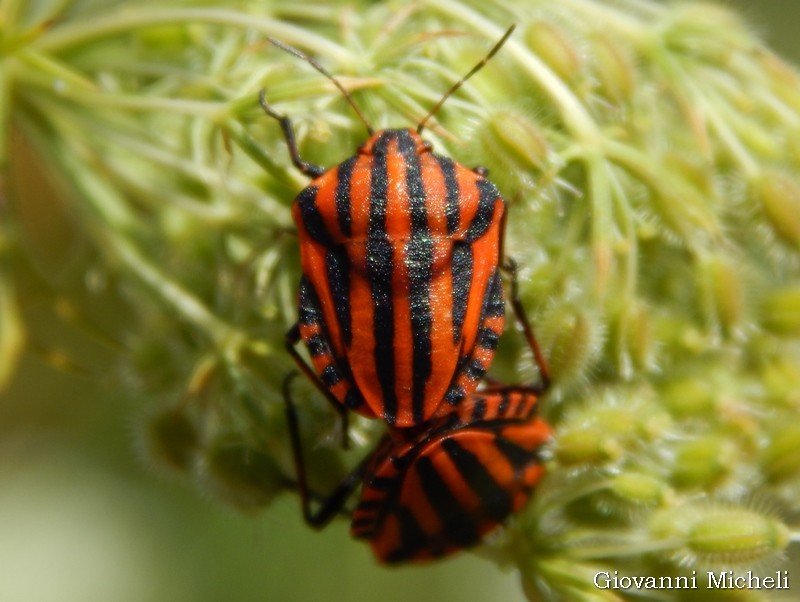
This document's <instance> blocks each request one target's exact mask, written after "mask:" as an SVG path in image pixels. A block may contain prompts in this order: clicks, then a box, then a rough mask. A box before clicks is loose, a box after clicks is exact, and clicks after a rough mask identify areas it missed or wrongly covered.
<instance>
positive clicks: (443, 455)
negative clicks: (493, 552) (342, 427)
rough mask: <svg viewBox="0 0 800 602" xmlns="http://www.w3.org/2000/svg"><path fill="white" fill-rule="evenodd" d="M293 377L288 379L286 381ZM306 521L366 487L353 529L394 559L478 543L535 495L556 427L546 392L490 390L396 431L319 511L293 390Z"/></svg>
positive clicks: (320, 518)
mask: <svg viewBox="0 0 800 602" xmlns="http://www.w3.org/2000/svg"><path fill="white" fill-rule="evenodd" d="M287 383H288V381H287ZM284 394H285V398H286V404H287V405H286V408H287V417H288V423H289V425H290V431H291V433H292V441H293V446H294V454H295V464H296V466H297V469H298V475H299V477H300V478H299V479H298V489H299V491H300V496H301V500H302V503H303V515H304V518H305V520H306V522H307V523H308V524H309V525H311V526H312V527H315V528H321V527H324V526H325V525H326V524H327V523H328V522H329V521H330V520H331V519H332V518H333V517H334V516H336V515H337V514H338V513H339V512H340V511H341V510H342V508H343V507H344V505H345V503H346V502H347V500H348V499H349V497H350V496H351V495H352V493H353V492H354V491H355V489H356V488H358V487H359V486H361V497H360V500H359V502H358V504H357V505H356V507H355V509H354V510H353V511H352V513H351V517H352V521H351V527H350V532H351V534H352V535H353V537H355V538H357V539H364V540H366V541H368V542H369V543H370V545H371V547H372V550H373V553H374V554H375V556H376V558H377V559H378V560H379V561H381V562H384V563H387V564H396V563H400V562H425V561H428V560H433V559H436V558H440V557H443V556H447V555H450V554H453V553H455V552H458V551H460V550H462V549H464V548H468V547H470V546H473V545H475V544H477V543H479V542H480V541H481V538H482V537H483V536H484V535H486V534H487V533H488V532H490V531H492V530H493V529H495V528H496V527H498V526H499V525H500V524H502V523H503V522H504V521H505V519H506V518H508V517H509V516H510V515H511V514H513V513H515V512H518V511H519V510H520V509H522V507H523V506H524V505H525V503H526V502H527V501H528V499H529V497H530V495H531V494H532V492H533V489H534V487H535V486H536V484H537V483H538V482H539V480H540V479H541V477H542V475H543V474H544V466H543V464H542V458H541V455H540V449H541V447H542V445H543V444H544V443H546V442H547V440H548V439H549V438H550V434H551V431H550V427H549V426H548V425H547V423H546V422H545V421H544V420H542V419H541V418H539V417H538V416H537V410H538V407H537V402H538V397H539V393H538V390H537V389H535V388H532V387H519V386H517V387H497V386H496V387H490V388H487V389H484V390H481V391H478V392H475V393H472V394H470V395H469V397H467V399H466V400H464V402H463V403H462V404H460V405H459V406H458V408H457V409H456V410H455V411H453V412H451V413H450V414H448V415H446V416H444V417H442V418H439V419H437V420H435V421H432V422H431V423H430V424H428V425H425V428H424V429H390V430H389V432H387V433H386V434H385V435H384V436H383V438H382V439H381V441H380V442H379V443H378V445H377V447H376V448H375V450H374V451H373V452H372V453H371V454H369V455H368V456H367V457H366V458H365V459H364V461H362V463H361V464H359V465H358V466H357V467H356V468H355V469H354V470H353V471H352V472H351V473H350V474H349V475H347V476H346V477H345V478H344V479H343V480H342V481H341V483H340V484H339V486H338V487H337V488H336V489H335V490H334V491H333V492H332V493H331V494H330V495H329V496H328V497H327V498H326V499H325V500H324V501H323V502H322V505H321V506H320V507H319V508H318V510H317V511H316V512H312V511H311V506H310V493H309V491H308V487H307V484H306V482H305V478H304V477H303V476H302V475H303V474H304V464H303V454H302V450H301V448H300V445H299V432H298V429H297V416H296V413H295V409H294V405H293V404H292V402H291V398H290V396H289V394H288V391H287V390H286V389H285V390H284Z"/></svg>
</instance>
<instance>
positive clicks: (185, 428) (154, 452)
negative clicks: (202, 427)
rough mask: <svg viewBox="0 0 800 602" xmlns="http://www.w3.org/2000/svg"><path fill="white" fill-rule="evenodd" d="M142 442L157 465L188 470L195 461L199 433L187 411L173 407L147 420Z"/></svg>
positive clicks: (179, 470)
mask: <svg viewBox="0 0 800 602" xmlns="http://www.w3.org/2000/svg"><path fill="white" fill-rule="evenodd" d="M142 444H143V446H144V452H145V454H146V455H147V456H148V458H149V459H150V461H151V462H152V463H153V464H154V465H155V466H156V467H157V468H159V467H164V468H167V469H170V470H173V471H175V472H178V473H186V472H188V471H189V470H190V469H191V468H192V466H193V464H194V460H195V458H196V455H197V452H198V449H199V445H200V435H199V433H198V431H197V427H196V425H195V423H194V421H193V420H192V418H191V417H190V416H189V415H188V414H187V413H186V412H185V411H183V410H182V409H173V408H170V409H167V410H165V411H161V412H159V413H157V414H155V415H154V416H151V417H149V418H148V419H147V420H146V422H145V425H144V429H143V440H142Z"/></svg>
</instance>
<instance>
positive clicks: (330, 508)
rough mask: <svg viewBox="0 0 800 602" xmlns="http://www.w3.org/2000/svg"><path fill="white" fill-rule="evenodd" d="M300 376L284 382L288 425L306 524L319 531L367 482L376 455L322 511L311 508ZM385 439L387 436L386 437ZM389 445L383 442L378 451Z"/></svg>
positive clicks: (354, 472) (288, 377)
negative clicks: (295, 392)
mask: <svg viewBox="0 0 800 602" xmlns="http://www.w3.org/2000/svg"><path fill="white" fill-rule="evenodd" d="M296 375H297V373H296V372H292V373H290V374H287V375H286V378H285V379H284V381H283V399H284V403H285V410H286V424H287V426H288V429H289V437H290V439H291V444H292V456H293V459H294V465H295V475H296V479H297V490H298V492H299V493H300V502H301V504H302V510H303V518H304V519H305V521H306V523H308V524H309V525H310V526H311V527H314V528H315V529H321V528H322V527H324V526H325V525H327V524H328V523H329V522H330V521H331V519H332V518H333V517H334V516H336V515H337V514H339V513H340V512H341V511H342V510H343V509H344V506H345V504H346V502H347V500H348V498H349V497H350V495H351V494H352V493H353V491H355V489H356V488H357V487H358V486H359V484H360V483H361V482H362V481H363V480H364V475H365V474H366V472H367V469H368V467H369V465H370V463H371V462H372V459H373V457H374V455H375V452H372V453H370V454H368V455H367V456H366V457H365V458H364V459H363V460H361V462H359V464H358V465H357V466H356V467H355V468H354V469H353V470H352V471H351V472H350V473H349V474H347V475H346V476H345V477H344V478H343V479H342V480H341V481H340V482H339V484H338V485H337V486H336V487H335V488H334V490H333V491H332V492H331V493H330V494H328V495H327V496H325V497H324V498H323V499H322V501H321V502H320V506H319V508H317V509H316V511H314V510H312V508H311V497H312V496H311V491H310V489H309V487H308V477H307V475H306V464H305V458H304V455H303V443H302V438H301V436H300V425H299V421H298V419H297V409H296V407H295V404H294V400H293V399H292V392H291V382H292V379H293V378H294V377H295V376H296ZM384 438H385V437H384ZM383 445H385V442H384V440H383V439H382V440H381V441H380V442H379V443H378V446H377V447H376V450H377V449H380V448H381V447H382V446H383Z"/></svg>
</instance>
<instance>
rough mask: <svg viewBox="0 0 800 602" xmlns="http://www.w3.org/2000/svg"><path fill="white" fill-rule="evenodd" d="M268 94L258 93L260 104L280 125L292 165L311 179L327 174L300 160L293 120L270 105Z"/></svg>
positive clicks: (265, 92)
mask: <svg viewBox="0 0 800 602" xmlns="http://www.w3.org/2000/svg"><path fill="white" fill-rule="evenodd" d="M266 94H267V91H266V90H264V89H263V88H262V89H261V91H260V92H259V93H258V104H260V105H261V108H262V109H263V110H264V112H265V113H266V114H267V115H269V116H270V117H272V118H273V119H276V120H277V121H278V123H279V124H280V126H281V130H282V131H283V137H284V138H285V139H286V146H287V147H288V149H289V156H290V157H291V158H292V163H294V166H295V167H296V168H297V169H299V170H300V171H302V172H303V173H304V174H306V175H307V176H308V177H309V178H318V177H319V176H321V175H322V174H323V173H325V168H324V167H320V166H319V165H314V164H313V163H309V162H308V161H303V159H301V158H300V150H299V149H298V148H297V140H296V139H295V137H294V127H293V126H292V122H291V120H290V119H289V118H288V117H287V116H286V115H283V114H281V113H278V112H277V111H276V110H275V109H273V108H272V107H271V106H270V105H269V103H268V102H267V96H266Z"/></svg>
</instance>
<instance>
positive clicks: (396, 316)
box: [260, 26, 514, 430]
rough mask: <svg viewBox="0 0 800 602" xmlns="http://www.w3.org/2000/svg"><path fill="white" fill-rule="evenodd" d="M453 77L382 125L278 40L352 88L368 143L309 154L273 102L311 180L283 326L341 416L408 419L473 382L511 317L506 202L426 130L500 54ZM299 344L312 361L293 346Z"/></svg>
mask: <svg viewBox="0 0 800 602" xmlns="http://www.w3.org/2000/svg"><path fill="white" fill-rule="evenodd" d="M513 29H514V27H513V26H512V27H511V28H509V29H508V31H506V32H505V34H504V35H503V37H502V38H501V39H500V40H499V41H498V42H497V43H496V44H495V45H494V46H493V47H492V49H491V50H490V51H489V53H488V54H487V55H486V57H485V58H484V59H482V60H481V61H480V62H479V63H478V64H477V65H475V67H474V68H473V69H472V70H471V71H469V72H468V73H467V74H466V75H465V76H464V77H463V78H462V79H461V80H459V81H458V82H456V84H454V85H453V86H452V87H451V88H450V89H449V90H448V91H447V92H446V93H445V94H444V95H443V97H442V98H441V100H440V101H439V102H438V103H437V104H436V105H435V106H434V107H433V109H431V111H430V112H429V113H428V114H427V115H426V116H425V117H424V118H423V119H422V120H421V121H420V122H419V124H418V125H417V128H416V130H411V129H386V130H380V131H377V132H375V131H373V129H372V127H371V126H370V125H369V123H368V122H367V120H366V119H365V117H364V115H363V114H362V112H361V111H360V110H359V108H358V106H357V105H356V104H355V102H354V101H353V99H352V97H351V96H350V94H349V93H348V92H347V90H346V89H345V88H344V87H343V86H342V85H341V83H340V82H339V81H338V80H337V79H336V78H335V77H334V76H333V75H331V74H330V73H329V72H328V71H327V70H326V69H325V68H324V67H322V66H321V65H320V64H319V63H317V62H316V61H315V60H314V59H313V58H311V57H309V56H307V55H305V54H303V53H302V52H300V51H299V50H297V49H295V48H292V47H290V46H287V45H285V44H283V43H281V42H278V41H277V40H271V41H272V42H273V44H275V45H277V46H278V47H280V48H281V49H283V50H285V51H286V52H289V53H290V54H293V55H294V56H297V57H299V58H301V59H303V60H305V61H306V62H308V63H309V64H311V65H312V66H313V67H314V68H315V69H316V70H317V71H319V72H320V73H322V74H323V75H324V76H325V77H327V78H328V79H329V80H330V81H331V82H333V83H334V84H335V85H336V87H337V88H338V89H339V90H340V91H341V92H342V94H343V95H344V97H345V98H346V99H347V101H348V103H349V104H350V105H351V106H352V108H353V110H354V111H355V113H356V115H357V116H358V117H359V119H360V120H361V121H362V122H363V123H364V125H365V126H366V129H367V132H368V134H369V139H368V140H367V141H366V142H365V143H364V144H362V145H361V146H360V147H359V149H358V151H357V154H356V155H355V156H353V157H350V158H348V159H346V160H345V161H343V162H342V163H340V164H339V165H337V166H336V167H334V168H332V169H324V168H322V167H320V166H317V165H313V164H311V163H308V162H306V161H304V160H303V159H302V158H301V157H300V154H299V150H298V147H297V144H296V141H295V135H294V129H293V126H292V123H291V121H290V120H289V118H288V117H286V116H285V115H282V114H280V113H278V112H277V111H276V110H275V109H273V108H272V106H270V105H269V104H268V103H267V100H266V96H265V92H264V90H262V91H261V95H260V102H261V106H262V108H263V109H264V111H265V112H266V113H267V114H268V115H269V116H271V117H273V118H274V119H276V120H277V121H278V122H279V123H280V126H281V129H282V131H283V134H284V137H285V139H286V144H287V146H288V149H289V154H290V156H291V159H292V162H293V164H294V165H295V166H296V167H297V168H298V169H299V170H300V171H301V172H303V173H304V174H306V175H307V176H309V177H311V178H313V181H312V182H311V183H310V184H309V185H308V187H306V188H305V189H304V190H302V191H301V192H300V194H299V195H298V196H297V197H296V199H295V200H294V203H293V205H292V217H293V219H294V221H295V223H296V225H297V230H298V235H299V239H300V259H301V266H302V280H301V283H300V294H299V302H298V306H299V311H298V314H299V316H298V322H297V324H296V325H295V326H294V327H292V328H291V329H290V330H289V332H288V333H287V336H286V342H287V348H288V350H289V352H290V353H291V354H292V357H293V358H294V360H295V361H296V363H297V365H298V366H299V368H300V369H301V370H302V371H303V372H304V373H305V375H306V376H307V377H308V378H310V379H311V380H312V382H314V383H315V385H316V386H317V388H318V389H319V390H320V391H321V392H322V393H323V395H325V397H326V398H327V399H328V400H329V401H330V402H331V404H332V405H333V406H334V407H335V408H336V409H337V411H339V412H340V414H341V415H342V419H343V423H344V424H345V430H346V424H347V423H346V416H347V411H348V410H353V411H356V412H358V413H360V414H362V415H364V416H367V417H370V418H380V419H382V420H384V421H385V422H386V423H387V424H388V425H389V426H394V427H398V428H408V427H414V426H417V425H420V424H423V423H425V422H427V421H429V420H431V419H432V418H434V417H435V416H437V415H439V414H442V413H447V412H449V411H451V410H452V408H453V407H454V406H456V405H457V404H458V403H459V402H460V401H461V400H463V399H465V398H466V397H467V395H469V394H470V393H471V392H472V391H474V390H475V388H476V387H477V385H478V383H479V382H480V380H481V378H482V377H483V375H484V374H485V372H486V370H487V369H488V367H489V364H490V363H491V361H492V358H493V356H494V350H495V346H496V344H497V339H498V338H499V336H500V333H501V332H502V330H503V325H504V320H505V317H504V311H503V309H504V298H503V289H502V283H501V279H500V274H499V266H500V264H501V239H502V233H503V225H504V212H505V202H504V200H503V198H502V197H501V196H500V193H499V192H498V190H497V188H496V187H495V186H494V184H492V183H491V182H490V181H489V180H488V179H487V178H486V171H485V170H484V169H482V168H475V169H468V168H466V167H464V166H462V165H459V164H458V163H457V162H455V161H453V160H452V159H450V158H448V157H445V156H442V155H439V154H436V153H434V152H433V151H432V148H431V145H430V144H429V143H427V142H425V141H423V140H422V138H421V137H420V133H421V132H422V130H423V129H424V127H425V125H426V123H427V122H428V120H429V119H430V118H431V117H432V116H433V115H434V114H435V113H436V111H437V110H438V109H439V108H440V107H441V106H442V104H443V103H444V101H445V100H446V99H447V98H448V97H449V96H450V95H451V94H452V93H454V92H455V91H456V90H457V89H458V88H459V87H460V86H461V85H462V84H463V83H464V82H465V81H466V80H467V79H468V78H469V77H471V76H472V75H473V74H474V73H476V72H477V71H478V70H479V69H480V68H481V67H483V65H484V64H486V62H487V61H488V60H489V59H490V58H491V57H492V56H493V55H494V54H495V53H496V52H497V50H498V49H499V48H500V47H501V46H502V45H503V43H504V42H505V41H506V40H507V39H508V37H509V36H510V35H511V32H512V31H513ZM301 340H302V341H303V342H304V343H305V345H306V347H307V350H308V352H309V355H310V358H311V365H309V364H308V363H306V361H304V360H303V358H302V357H301V355H300V354H299V353H298V351H297V348H296V346H297V343H299V342H300V341H301Z"/></svg>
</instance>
